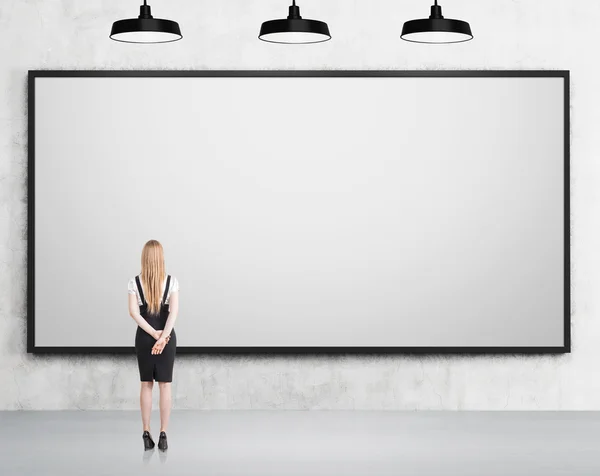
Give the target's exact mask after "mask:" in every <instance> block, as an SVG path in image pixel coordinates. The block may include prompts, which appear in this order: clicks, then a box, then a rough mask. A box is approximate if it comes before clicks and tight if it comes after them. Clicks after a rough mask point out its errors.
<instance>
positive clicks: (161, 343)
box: [152, 336, 167, 355]
mask: <svg viewBox="0 0 600 476" xmlns="http://www.w3.org/2000/svg"><path fill="white" fill-rule="evenodd" d="M166 345H167V338H166V337H162V336H161V337H160V339H158V340H157V341H156V343H155V344H154V347H152V355H157V354H162V351H163V349H164V348H165V346H166Z"/></svg>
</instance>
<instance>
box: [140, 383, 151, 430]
mask: <svg viewBox="0 0 600 476" xmlns="http://www.w3.org/2000/svg"><path fill="white" fill-rule="evenodd" d="M153 385H154V382H142V388H141V389H140V409H141V410H142V424H143V425H144V431H150V414H151V412H152V386H153Z"/></svg>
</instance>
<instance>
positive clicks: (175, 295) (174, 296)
mask: <svg viewBox="0 0 600 476" xmlns="http://www.w3.org/2000/svg"><path fill="white" fill-rule="evenodd" d="M178 313H179V291H173V292H172V293H171V296H170V297H169V317H168V318H167V322H166V324H165V328H164V329H163V330H162V335H161V336H160V338H159V339H158V340H157V341H156V343H155V344H154V347H152V354H161V353H162V351H163V349H164V348H165V345H167V342H169V339H170V337H171V336H170V334H171V331H172V330H173V327H174V326H175V320H176V319H177V314H178Z"/></svg>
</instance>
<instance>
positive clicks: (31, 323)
mask: <svg viewBox="0 0 600 476" xmlns="http://www.w3.org/2000/svg"><path fill="white" fill-rule="evenodd" d="M47 77H94V78H100V77H106V78H113V77H121V78H124V77H129V78H132V77H133V78H143V77H236V78H240V77H319V78H320V77H407V78H408V77H413V78H415V77H417V78H421V77H422V78H431V77H435V78H452V77H459V78H481V77H488V78H504V77H518V78H539V77H543V78H550V77H552V78H563V80H564V186H563V199H564V210H563V221H564V342H563V345H562V346H557V347H530V346H523V347H178V348H177V352H178V353H179V354H564V353H570V352H571V256H570V249H571V225H570V128H571V126H570V71H568V70H485V71H481V70H449V71H443V70H436V71H427V70H424V71H420V70H415V71H394V70H385V71H379V70H363V71H358V70H357V71H349V70H331V71H329V70H325V71H323V70H320V71H316V70H315V71H310V70H298V71H293V70H291V71H287V70H286V71H282V70H263V71H249V70H221V71H185V70H183V71H179V70H156V71H154V70H141V71H140V70H137V71H135V70H130V71H121V70H118V71H117V70H30V71H29V78H28V81H29V82H28V176H27V190H28V193H27V195H28V203H27V212H28V213H27V352H28V353H33V354H134V348H133V347H43V346H36V345H35V314H34V309H35V307H34V304H35V274H34V273H35V80H36V78H47Z"/></svg>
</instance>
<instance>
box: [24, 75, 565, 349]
mask: <svg viewBox="0 0 600 476" xmlns="http://www.w3.org/2000/svg"><path fill="white" fill-rule="evenodd" d="M29 100H30V163H29V167H30V182H29V186H30V194H29V196H30V204H29V210H30V216H29V239H30V242H29V273H30V277H29V290H28V291H29V307H28V314H29V316H28V318H29V329H28V330H29V346H28V347H29V350H30V351H34V352H35V351H40V352H53V351H56V352H69V351H77V352H81V351H83V352H86V351H90V352H93V351H99V352H103V351H109V352H113V351H130V350H131V349H132V346H133V340H134V333H135V323H134V321H133V320H132V319H131V318H130V317H129V315H128V310H127V282H128V280H129V279H130V278H131V277H133V276H134V275H136V274H138V273H139V271H140V254H141V249H142V246H143V244H144V243H145V242H146V241H147V240H149V239H158V240H159V241H161V243H162V244H163V246H164V248H165V257H166V264H167V272H169V273H170V274H172V275H174V276H176V277H177V278H178V280H179V282H180V284H181V291H180V306H181V308H180V314H179V317H178V320H177V323H176V326H175V328H176V331H177V336H178V345H179V349H180V351H183V352H186V351H188V352H196V351H252V350H257V351H262V350H276V351H294V352H295V351H311V352H312V351H347V350H356V351H427V352H437V351H440V352H444V351H449V352H465V351H466V352H468V351H476V352H481V351H482V352H485V351H490V352H510V351H515V350H522V351H524V352H564V351H568V350H569V345H570V343H569V331H568V327H569V269H568V266H569V257H568V252H569V251H568V250H569V243H568V229H569V224H568V220H569V216H568V200H569V197H568V73H567V72H404V73H403V72H389V71H388V72H340V71H337V72H312V73H311V72H204V73H202V72H164V71H163V72H131V71H129V72H101V71H95V72H89V71H88V72H48V71H37V72H30V98H29Z"/></svg>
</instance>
